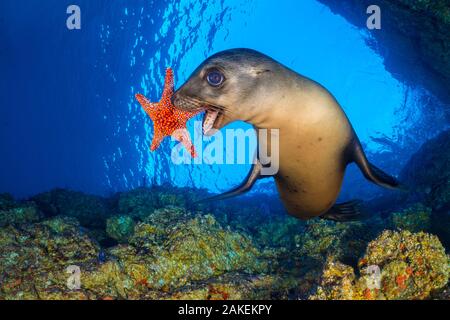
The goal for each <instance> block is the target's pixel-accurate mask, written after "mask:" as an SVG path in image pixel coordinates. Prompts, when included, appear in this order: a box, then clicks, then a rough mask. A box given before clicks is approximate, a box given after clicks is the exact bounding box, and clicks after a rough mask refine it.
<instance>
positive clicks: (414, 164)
mask: <svg viewBox="0 0 450 320" xmlns="http://www.w3.org/2000/svg"><path fill="white" fill-rule="evenodd" d="M449 159H450V130H447V131H444V132H442V133H440V134H439V135H438V136H437V137H435V138H433V139H431V140H429V141H427V142H426V143H424V144H423V145H422V146H421V147H420V149H419V150H418V151H417V152H416V153H415V154H414V155H413V156H412V157H411V159H410V160H409V161H408V163H407V164H406V165H405V167H404V168H403V170H402V172H401V173H400V179H401V181H403V183H405V184H406V185H407V186H408V187H409V188H411V189H412V190H411V191H412V192H411V195H410V196H413V197H415V198H418V199H419V200H422V199H423V201H424V202H425V204H426V205H427V206H429V207H431V208H432V209H433V210H435V211H445V210H450V161H449Z"/></svg>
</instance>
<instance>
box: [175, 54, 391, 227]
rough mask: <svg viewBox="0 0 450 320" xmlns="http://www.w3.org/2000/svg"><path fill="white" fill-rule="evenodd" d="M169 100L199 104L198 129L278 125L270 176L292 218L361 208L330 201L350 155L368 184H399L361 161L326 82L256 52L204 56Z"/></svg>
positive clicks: (255, 175)
mask: <svg viewBox="0 0 450 320" xmlns="http://www.w3.org/2000/svg"><path fill="white" fill-rule="evenodd" d="M173 103H174V105H175V107H176V108H179V109H181V110H185V111H194V110H199V109H204V110H206V113H205V117H204V122H203V129H204V131H205V133H208V132H209V131H210V130H211V129H212V128H214V129H220V128H222V127H223V126H225V125H226V124H228V123H230V122H232V121H236V120H242V121H246V122H248V123H251V124H252V125H253V126H254V127H255V128H256V129H257V130H258V129H262V128H265V129H271V128H279V154H280V159H279V171H278V172H277V173H276V174H275V175H274V178H275V182H276V185H277V188H278V191H279V194H280V198H281V200H282V202H283V204H284V206H285V208H286V209H287V211H288V213H289V214H291V215H293V216H295V217H297V218H300V219H309V218H313V217H319V216H320V217H322V218H325V219H331V220H337V221H346V220H353V219H355V218H357V217H358V216H359V215H360V210H359V206H358V203H357V202H355V201H350V202H346V203H342V204H335V202H336V199H337V197H338V195H339V192H340V189H341V185H342V180H343V178H344V173H345V169H346V167H347V165H348V164H349V163H351V162H355V163H356V164H357V165H358V166H359V169H360V170H361V171H362V173H363V174H364V176H365V177H366V178H367V179H368V180H370V181H372V182H373V183H376V184H378V185H380V186H383V187H387V188H397V187H399V182H398V181H397V180H396V179H395V178H393V177H392V176H390V175H388V174H386V173H384V172H383V171H382V170H380V169H378V168H377V167H375V166H374V165H372V164H371V163H370V162H369V161H368V160H367V158H366V156H365V154H364V151H363V149H362V147H361V143H360V141H359V139H358V137H357V136H356V133H355V131H354V130H353V127H352V125H351V124H350V122H349V120H348V118H347V116H346V115H345V113H344V111H343V110H342V108H341V106H340V105H339V103H338V102H337V101H336V99H335V98H334V97H333V95H332V94H331V93H330V92H329V91H328V90H327V89H325V88H324V87H323V86H322V85H320V84H319V83H317V82H315V81H313V80H311V79H309V78H307V77H305V76H302V75H300V74H298V73H296V72H294V71H293V70H291V69H289V68H287V67H285V66H283V65H282V64H281V63H279V62H277V61H275V60H273V59H272V58H270V57H268V56H266V55H264V54H262V53H260V52H257V51H254V50H251V49H231V50H226V51H222V52H219V53H217V54H215V55H213V56H211V57H209V58H208V59H206V60H205V61H204V62H203V63H202V64H200V66H199V67H198V68H197V69H196V70H195V71H194V72H193V74H192V75H191V76H190V77H189V79H188V80H187V81H186V82H185V83H184V84H183V85H182V86H181V87H180V88H179V89H178V90H177V91H176V92H175V94H174V96H173ZM259 143H261V141H259ZM261 168H262V165H261V163H260V162H257V163H256V164H255V165H253V167H252V170H251V171H250V173H249V175H248V176H247V178H246V179H245V180H244V182H243V183H242V184H241V185H240V186H238V187H237V188H235V189H233V190H231V191H229V192H226V193H224V194H222V195H219V196H216V197H213V199H223V198H228V197H230V196H235V195H238V194H241V193H243V192H246V191H248V190H250V188H251V187H252V186H253V184H254V183H255V182H256V180H257V179H259V178H261V174H260V172H261Z"/></svg>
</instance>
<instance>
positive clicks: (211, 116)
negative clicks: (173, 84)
mask: <svg viewBox="0 0 450 320" xmlns="http://www.w3.org/2000/svg"><path fill="white" fill-rule="evenodd" d="M173 102H174V105H175V107H176V108H178V109H180V110H183V111H191V112H192V111H194V110H198V111H200V112H202V111H204V112H205V115H204V116H203V126H202V128H203V134H204V135H206V136H211V135H213V134H214V133H215V130H217V129H219V128H220V127H221V126H220V125H221V123H222V119H223V111H222V107H220V106H215V105H212V104H210V103H208V102H204V101H201V100H200V99H197V98H194V97H190V96H185V95H178V96H177V97H176V98H175V99H174V101H173Z"/></svg>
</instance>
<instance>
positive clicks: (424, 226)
mask: <svg viewBox="0 0 450 320" xmlns="http://www.w3.org/2000/svg"><path fill="white" fill-rule="evenodd" d="M391 223H392V226H393V227H394V228H396V229H400V230H409V231H411V232H418V231H429V230H430V228H431V209H430V208H427V207H425V206H423V205H422V204H420V203H418V204H415V205H413V206H411V207H409V208H407V209H405V210H403V211H400V212H394V213H392V215H391Z"/></svg>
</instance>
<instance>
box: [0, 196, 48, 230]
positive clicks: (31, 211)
mask: <svg viewBox="0 0 450 320" xmlns="http://www.w3.org/2000/svg"><path fill="white" fill-rule="evenodd" d="M0 201H1V200H0ZM2 205H3V208H4V209H0V227H3V226H7V225H10V224H14V225H19V224H25V223H31V222H36V221H38V220H39V219H40V213H39V210H38V209H37V207H36V205H35V204H34V203H32V202H30V203H20V204H18V203H13V204H7V205H6V204H5V203H4V202H3V204H2Z"/></svg>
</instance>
